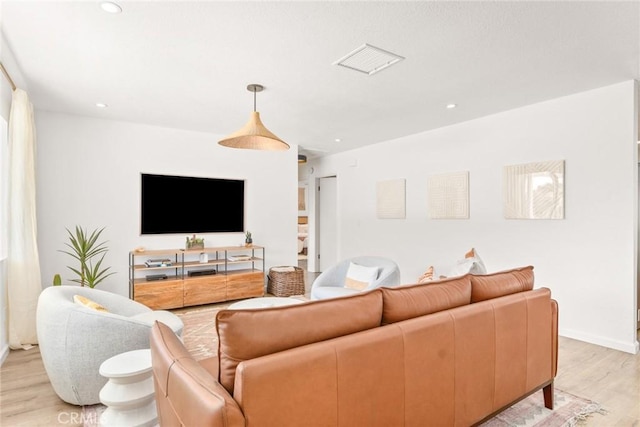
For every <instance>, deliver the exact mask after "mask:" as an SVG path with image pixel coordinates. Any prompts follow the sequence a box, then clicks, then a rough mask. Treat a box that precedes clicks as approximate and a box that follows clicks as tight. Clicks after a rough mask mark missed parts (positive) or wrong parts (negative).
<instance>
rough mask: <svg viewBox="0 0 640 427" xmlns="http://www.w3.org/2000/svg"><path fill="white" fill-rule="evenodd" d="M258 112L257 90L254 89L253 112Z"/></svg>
mask: <svg viewBox="0 0 640 427" xmlns="http://www.w3.org/2000/svg"><path fill="white" fill-rule="evenodd" d="M255 111H256V88H255V87H254V88H253V112H254V113H255Z"/></svg>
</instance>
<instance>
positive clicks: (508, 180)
mask: <svg viewBox="0 0 640 427" xmlns="http://www.w3.org/2000/svg"><path fill="white" fill-rule="evenodd" d="M502 179H503V192H504V217H505V218H507V219H564V160H557V161H550V162H537V163H526V164H521V165H512V166H505V167H504V170H503V178H502Z"/></svg>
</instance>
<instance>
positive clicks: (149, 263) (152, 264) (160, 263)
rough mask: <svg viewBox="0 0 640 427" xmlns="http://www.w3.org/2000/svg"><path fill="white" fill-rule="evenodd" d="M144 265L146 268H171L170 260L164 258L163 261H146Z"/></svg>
mask: <svg viewBox="0 0 640 427" xmlns="http://www.w3.org/2000/svg"><path fill="white" fill-rule="evenodd" d="M144 265H146V266H147V267H170V266H171V260H170V259H167V258H164V259H148V260H146V261H145V262H144Z"/></svg>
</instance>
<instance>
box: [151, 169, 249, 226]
mask: <svg viewBox="0 0 640 427" xmlns="http://www.w3.org/2000/svg"><path fill="white" fill-rule="evenodd" d="M141 194H142V197H141V221H140V225H141V227H140V228H141V233H142V234H178V233H192V234H193V233H227V232H241V231H244V181H242V180H230V179H217V178H196V177H188V176H170V175H151V174H144V173H143V174H142V185H141Z"/></svg>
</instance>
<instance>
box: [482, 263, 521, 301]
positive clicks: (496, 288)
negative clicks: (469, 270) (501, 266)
mask: <svg viewBox="0 0 640 427" xmlns="http://www.w3.org/2000/svg"><path fill="white" fill-rule="evenodd" d="M470 277H471V302H472V303H474V302H479V301H484V300H488V299H492V298H497V297H501V296H504V295H510V294H515V293H517V292H523V291H530V290H531V289H533V266H531V265H530V266H527V267H520V268H515V269H513V270H506V271H499V272H497V273H492V274H486V275H475V274H471V275H470Z"/></svg>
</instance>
